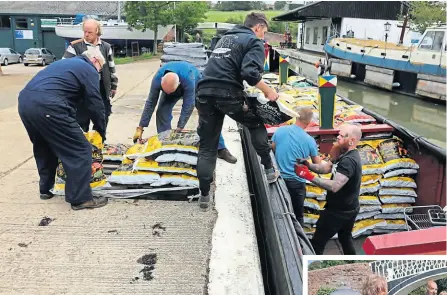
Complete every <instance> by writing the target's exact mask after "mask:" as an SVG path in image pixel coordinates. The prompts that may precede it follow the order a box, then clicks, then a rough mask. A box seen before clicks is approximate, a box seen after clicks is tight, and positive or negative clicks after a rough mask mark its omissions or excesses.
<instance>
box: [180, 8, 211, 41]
mask: <svg viewBox="0 0 447 295" xmlns="http://www.w3.org/2000/svg"><path fill="white" fill-rule="evenodd" d="M173 12H174V13H173V23H175V24H176V25H177V30H178V31H179V35H180V36H183V34H184V32H190V31H191V30H193V29H194V28H196V27H197V24H198V23H200V22H203V21H204V20H205V18H206V17H205V14H206V13H207V12H208V5H207V3H206V2H203V1H183V2H177V3H176V5H175V9H174V11H173ZM183 37H184V36H183ZM180 39H182V38H180Z"/></svg>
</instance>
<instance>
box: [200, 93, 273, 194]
mask: <svg viewBox="0 0 447 295" xmlns="http://www.w3.org/2000/svg"><path fill="white" fill-rule="evenodd" d="M243 105H244V97H243V96H236V97H225V98H217V97H215V96H211V95H206V96H203V95H200V90H199V91H198V96H197V99H196V107H197V110H198V111H199V127H198V129H197V132H198V134H199V136H200V146H199V155H198V162H197V177H198V178H199V187H200V191H201V194H202V195H203V196H207V195H208V194H209V191H210V184H211V183H212V182H213V172H214V169H215V168H216V160H217V146H218V142H219V134H221V131H222V124H223V120H224V117H225V115H228V116H229V117H230V118H232V119H233V120H235V121H236V122H239V123H241V124H243V125H244V126H246V127H247V128H248V129H249V131H250V135H251V140H252V144H253V146H254V148H255V149H256V152H257V154H258V155H259V156H260V157H261V164H263V165H264V168H265V169H270V168H272V167H273V164H272V160H271V158H270V151H271V148H270V145H269V144H268V137H267V130H266V129H265V126H264V124H263V123H262V121H261V119H260V118H259V117H257V116H256V115H254V114H253V113H252V112H251V111H244V110H243Z"/></svg>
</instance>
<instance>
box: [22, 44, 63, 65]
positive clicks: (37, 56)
mask: <svg viewBox="0 0 447 295" xmlns="http://www.w3.org/2000/svg"><path fill="white" fill-rule="evenodd" d="M55 61H56V56H55V55H54V54H53V53H52V52H51V51H50V50H48V49H47V48H28V49H27V50H26V51H25V55H24V58H23V64H24V65H25V67H27V66H28V65H29V64H37V65H41V66H45V65H46V64H50V63H52V62H55Z"/></svg>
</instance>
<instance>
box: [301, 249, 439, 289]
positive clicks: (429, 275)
mask: <svg viewBox="0 0 447 295" xmlns="http://www.w3.org/2000/svg"><path fill="white" fill-rule="evenodd" d="M314 257H315V258H317V257H316V256H314ZM340 257H342V256H340ZM304 263H305V269H306V270H305V274H304V286H305V288H304V293H303V294H308V295H447V259H445V258H444V259H423V260H413V259H411V260H409V259H402V260H335V259H332V258H331V259H327V260H310V259H309V260H308V259H306V260H305V262H304ZM306 287H307V288H306ZM306 290H307V293H306Z"/></svg>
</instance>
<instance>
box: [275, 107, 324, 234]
mask: <svg viewBox="0 0 447 295" xmlns="http://www.w3.org/2000/svg"><path fill="white" fill-rule="evenodd" d="M312 117H313V112H312V109H311V108H302V109H300V111H299V117H298V118H297V119H296V123H295V124H293V125H288V126H281V127H279V128H278V129H277V130H276V131H275V133H274V134H273V137H272V142H273V143H272V149H273V151H274V152H275V158H276V162H277V163H278V166H279V171H280V172H281V176H282V178H283V179H284V182H285V183H286V186H287V189H288V191H289V194H290V198H291V201H292V207H293V211H294V212H295V215H296V219H297V220H298V222H299V223H300V224H301V227H303V226H304V198H305V197H306V180H305V179H303V178H301V177H298V176H297V175H296V173H295V163H296V159H297V158H301V159H307V158H309V157H310V158H311V160H312V163H314V164H319V163H320V162H321V159H320V156H318V148H317V143H316V142H315V139H314V138H313V137H312V136H310V135H309V134H307V132H306V131H305V129H306V128H307V126H308V125H309V123H310V122H311V121H312Z"/></svg>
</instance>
